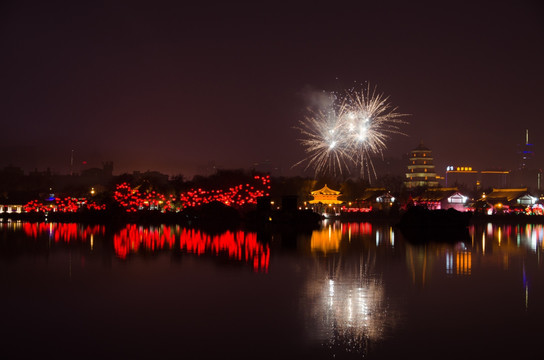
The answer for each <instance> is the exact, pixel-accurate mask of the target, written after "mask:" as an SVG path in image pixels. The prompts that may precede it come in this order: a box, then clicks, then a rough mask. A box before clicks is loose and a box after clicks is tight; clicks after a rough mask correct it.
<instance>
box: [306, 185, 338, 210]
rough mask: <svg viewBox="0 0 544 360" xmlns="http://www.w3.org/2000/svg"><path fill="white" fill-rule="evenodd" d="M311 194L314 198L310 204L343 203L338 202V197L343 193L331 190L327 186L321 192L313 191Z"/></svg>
mask: <svg viewBox="0 0 544 360" xmlns="http://www.w3.org/2000/svg"><path fill="white" fill-rule="evenodd" d="M310 194H311V195H312V196H313V197H314V199H313V200H310V204H323V205H339V204H341V203H343V201H342V200H338V197H339V196H340V195H342V193H341V192H340V191H336V190H332V189H330V188H329V187H328V186H327V184H325V186H323V187H322V188H321V189H319V190H314V191H312V192H311V193H310Z"/></svg>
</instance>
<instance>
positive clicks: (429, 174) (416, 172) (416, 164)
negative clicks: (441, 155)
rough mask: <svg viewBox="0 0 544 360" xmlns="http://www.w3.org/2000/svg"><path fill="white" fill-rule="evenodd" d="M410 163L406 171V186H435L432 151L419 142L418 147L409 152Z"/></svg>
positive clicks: (436, 182) (436, 183)
mask: <svg viewBox="0 0 544 360" xmlns="http://www.w3.org/2000/svg"><path fill="white" fill-rule="evenodd" d="M409 159H410V163H409V164H408V172H407V173H406V181H405V184H406V187H407V188H408V189H414V188H416V187H427V188H428V187H437V186H438V176H437V175H436V172H435V169H434V164H433V153H432V151H431V150H430V149H429V148H427V147H425V146H424V145H423V142H420V143H419V145H418V147H416V148H415V149H414V150H412V151H411V152H410V158H409Z"/></svg>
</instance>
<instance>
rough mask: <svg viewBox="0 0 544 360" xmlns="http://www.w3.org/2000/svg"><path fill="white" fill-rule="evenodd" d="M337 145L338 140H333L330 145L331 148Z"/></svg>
mask: <svg viewBox="0 0 544 360" xmlns="http://www.w3.org/2000/svg"><path fill="white" fill-rule="evenodd" d="M335 146H336V141H334V140H333V141H332V142H331V144H330V145H329V149H333V148H334V147H335Z"/></svg>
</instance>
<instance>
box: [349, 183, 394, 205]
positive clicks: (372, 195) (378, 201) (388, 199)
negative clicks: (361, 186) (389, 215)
mask: <svg viewBox="0 0 544 360" xmlns="http://www.w3.org/2000/svg"><path fill="white" fill-rule="evenodd" d="M395 201H396V199H395V197H394V196H393V195H391V194H390V193H389V192H388V191H387V190H386V189H385V188H383V187H380V188H367V189H365V190H364V191H363V194H362V195H361V197H359V198H358V199H357V205H358V206H359V207H363V208H364V207H366V208H372V209H378V210H388V209H389V208H390V207H391V206H392V205H393V203H394V202H395Z"/></svg>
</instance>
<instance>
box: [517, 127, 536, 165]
mask: <svg viewBox="0 0 544 360" xmlns="http://www.w3.org/2000/svg"><path fill="white" fill-rule="evenodd" d="M518 153H519V155H520V159H519V169H520V170H528V169H530V167H531V159H532V158H533V155H534V152H533V144H530V143H529V130H528V129H525V144H523V145H520V148H519V151H518Z"/></svg>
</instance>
